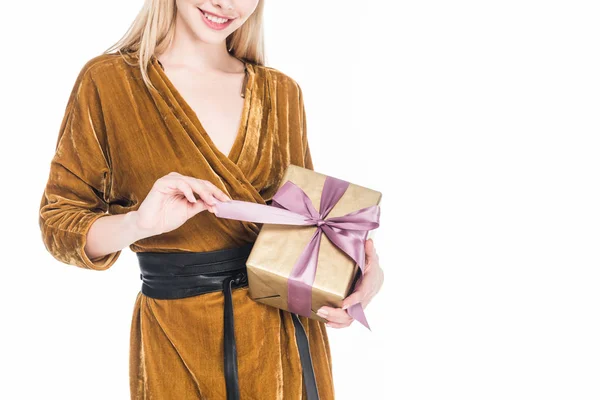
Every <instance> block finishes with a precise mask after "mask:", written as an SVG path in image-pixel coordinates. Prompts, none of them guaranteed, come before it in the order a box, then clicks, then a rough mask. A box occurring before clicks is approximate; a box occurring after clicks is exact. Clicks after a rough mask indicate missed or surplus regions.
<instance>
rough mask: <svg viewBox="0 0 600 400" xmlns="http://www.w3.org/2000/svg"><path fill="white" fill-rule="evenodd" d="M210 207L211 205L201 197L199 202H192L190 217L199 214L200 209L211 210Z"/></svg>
mask: <svg viewBox="0 0 600 400" xmlns="http://www.w3.org/2000/svg"><path fill="white" fill-rule="evenodd" d="M210 207H211V206H210V205H208V204H206V203H205V202H204V201H202V200H201V199H199V200H198V201H197V202H195V203H193V204H190V217H189V218H191V217H193V216H194V215H196V214H198V213H199V212H200V211H203V210H209V209H210Z"/></svg>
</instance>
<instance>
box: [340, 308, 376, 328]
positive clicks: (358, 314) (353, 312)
mask: <svg viewBox="0 0 600 400" xmlns="http://www.w3.org/2000/svg"><path fill="white" fill-rule="evenodd" d="M346 311H347V312H348V315H350V316H351V317H352V318H354V319H355V320H357V321H358V322H360V323H361V324H363V325H364V326H366V327H367V329H368V330H371V327H370V326H369V323H368V322H367V317H366V316H365V310H364V309H363V306H362V304H361V303H356V304H352V305H351V306H350V307H348V308H347V309H346Z"/></svg>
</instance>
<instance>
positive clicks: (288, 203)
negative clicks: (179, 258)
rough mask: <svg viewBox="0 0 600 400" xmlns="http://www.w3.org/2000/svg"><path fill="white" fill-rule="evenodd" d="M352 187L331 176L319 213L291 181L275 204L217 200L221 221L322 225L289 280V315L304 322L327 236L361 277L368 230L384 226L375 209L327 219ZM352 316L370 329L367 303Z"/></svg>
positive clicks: (276, 196)
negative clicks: (321, 245) (303, 317)
mask: <svg viewBox="0 0 600 400" xmlns="http://www.w3.org/2000/svg"><path fill="white" fill-rule="evenodd" d="M348 186H349V183H348V182H346V181H343V180H341V179H337V178H333V177H330V176H328V177H326V179H325V184H324V186H323V192H322V194H321V204H320V207H319V210H320V211H319V212H318V211H317V210H316V209H315V207H314V206H313V204H312V201H311V200H310V198H309V197H308V196H307V195H306V193H305V192H304V191H303V190H302V189H301V188H300V187H298V186H297V185H295V184H294V183H293V182H291V181H287V182H286V183H284V184H283V185H282V186H281V187H280V188H279V190H278V191H277V193H275V194H274V195H273V201H272V204H271V205H264V204H257V203H252V202H247V201H240V200H230V201H219V200H217V204H216V205H215V207H214V208H215V215H216V216H217V217H219V218H226V219H235V220H240V221H249V222H258V223H267V224H283V225H316V226H317V230H316V231H315V233H314V234H313V236H312V238H311V239H310V241H309V243H308V244H307V245H306V247H305V248H304V250H303V251H302V254H300V256H299V257H298V259H297V260H296V263H295V264H294V267H293V268H292V271H291V273H290V276H289V279H288V310H289V311H291V312H293V313H296V314H299V315H302V316H305V317H309V316H310V315H311V303H312V286H313V283H314V281H315V274H316V271H317V264H318V257H319V247H320V244H321V234H322V233H324V234H325V235H327V238H329V240H330V241H331V242H332V243H333V244H334V245H335V246H337V247H338V248H339V249H340V250H342V251H343V252H344V253H346V254H347V255H348V256H350V257H351V258H352V259H353V260H354V261H355V262H356V263H357V264H358V266H359V267H360V272H361V278H362V274H363V273H364V267H365V241H366V238H367V234H368V231H369V230H371V229H374V228H377V227H378V226H379V215H380V208H379V206H378V205H374V206H370V207H365V208H361V209H360V210H357V211H353V212H351V213H348V214H346V215H343V216H340V217H332V218H327V215H328V214H329V212H330V211H331V209H332V208H333V207H334V206H335V205H336V204H337V202H338V201H339V199H340V198H341V197H342V196H343V195H344V193H345V192H346V189H347V188H348ZM361 278H359V279H361ZM347 311H348V314H349V315H350V316H351V317H352V318H354V319H356V320H357V321H359V322H360V323H361V324H363V325H364V326H366V327H367V328H368V329H369V330H370V329H371V328H370V327H369V324H368V323H367V318H366V317H365V313H364V309H363V307H362V304H360V303H356V304H353V305H352V306H350V307H349V308H348V309H347Z"/></svg>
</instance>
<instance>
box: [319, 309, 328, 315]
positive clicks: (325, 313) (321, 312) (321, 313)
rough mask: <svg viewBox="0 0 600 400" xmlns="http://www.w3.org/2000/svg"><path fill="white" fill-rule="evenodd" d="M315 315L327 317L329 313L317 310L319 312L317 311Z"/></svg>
mask: <svg viewBox="0 0 600 400" xmlns="http://www.w3.org/2000/svg"><path fill="white" fill-rule="evenodd" d="M317 314H320V315H321V316H324V317H326V316H327V315H329V313H328V312H327V310H324V309H319V311H317Z"/></svg>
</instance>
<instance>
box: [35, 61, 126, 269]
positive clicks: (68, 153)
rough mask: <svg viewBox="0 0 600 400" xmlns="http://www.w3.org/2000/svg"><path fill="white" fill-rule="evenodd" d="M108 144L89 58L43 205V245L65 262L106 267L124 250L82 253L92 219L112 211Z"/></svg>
mask: <svg viewBox="0 0 600 400" xmlns="http://www.w3.org/2000/svg"><path fill="white" fill-rule="evenodd" d="M106 149H107V142H106V129H105V124H104V118H103V114H102V107H101V102H100V98H99V94H98V90H97V86H96V84H95V83H94V80H93V78H92V76H91V72H90V66H89V63H88V64H86V65H85V66H84V67H83V69H82V70H81V72H80V73H79V75H78V77H77V79H76V81H75V85H74V86H73V89H72V91H71V94H70V96H69V100H68V102H67V106H66V110H65V115H64V117H63V120H62V123H61V127H60V130H59V134H58V139H57V142H56V152H55V154H54V156H53V158H52V160H51V162H50V173H49V175H48V181H47V183H46V187H45V189H44V193H43V195H42V199H41V203H40V209H39V226H40V229H41V234H42V240H43V242H44V245H45V247H46V249H47V250H48V252H49V253H50V254H51V255H52V256H53V257H54V258H55V259H57V260H58V261H61V262H63V263H65V264H69V265H74V266H77V267H81V268H88V269H93V270H106V269H108V268H110V267H111V266H112V265H113V264H114V263H115V261H116V260H117V258H118V257H119V255H120V253H121V250H119V251H117V252H114V253H111V254H107V255H104V256H101V257H97V258H95V259H90V258H88V256H87V255H86V253H85V252H84V247H85V244H86V236H87V233H88V231H89V229H90V227H91V225H92V223H93V222H94V221H96V220H97V219H98V218H101V217H103V216H106V215H108V204H109V194H110V186H111V177H112V174H111V170H110V168H109V163H108V161H107V160H108V159H109V158H108V153H107V151H106Z"/></svg>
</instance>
